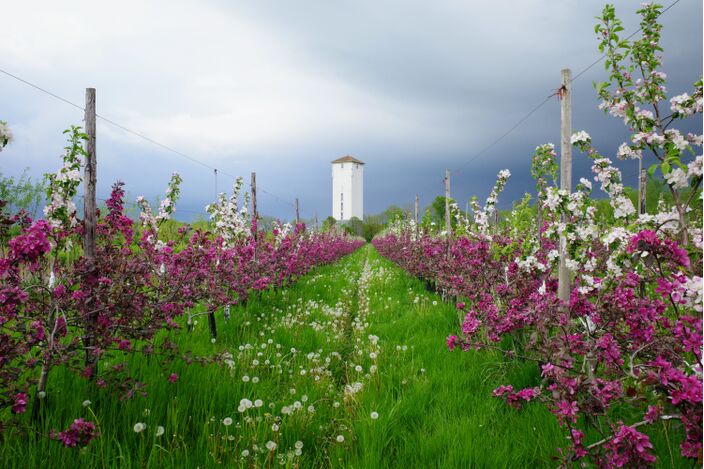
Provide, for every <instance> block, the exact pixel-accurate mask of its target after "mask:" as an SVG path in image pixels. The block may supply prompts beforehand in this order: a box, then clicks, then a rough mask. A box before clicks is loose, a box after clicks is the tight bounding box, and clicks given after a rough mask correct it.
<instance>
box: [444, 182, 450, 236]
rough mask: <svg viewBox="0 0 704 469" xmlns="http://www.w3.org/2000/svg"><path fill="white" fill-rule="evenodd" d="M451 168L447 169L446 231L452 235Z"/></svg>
mask: <svg viewBox="0 0 704 469" xmlns="http://www.w3.org/2000/svg"><path fill="white" fill-rule="evenodd" d="M450 228H451V225H450V170H449V169H446V170H445V232H446V233H447V236H448V238H449V237H450Z"/></svg>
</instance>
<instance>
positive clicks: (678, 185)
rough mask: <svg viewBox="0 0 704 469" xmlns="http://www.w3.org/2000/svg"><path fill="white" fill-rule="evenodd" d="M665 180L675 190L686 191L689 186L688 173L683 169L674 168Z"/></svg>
mask: <svg viewBox="0 0 704 469" xmlns="http://www.w3.org/2000/svg"><path fill="white" fill-rule="evenodd" d="M665 180H666V181H667V183H668V184H669V185H671V186H672V187H674V188H675V189H684V188H685V187H687V185H688V180H687V173H685V172H684V170H683V169H682V168H674V169H672V170H670V172H669V173H667V174H666V175H665Z"/></svg>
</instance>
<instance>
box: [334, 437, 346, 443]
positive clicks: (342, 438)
mask: <svg viewBox="0 0 704 469" xmlns="http://www.w3.org/2000/svg"><path fill="white" fill-rule="evenodd" d="M335 439H336V440H337V442H338V443H344V441H345V437H344V436H342V435H337V438H335Z"/></svg>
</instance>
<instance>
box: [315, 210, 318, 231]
mask: <svg viewBox="0 0 704 469" xmlns="http://www.w3.org/2000/svg"><path fill="white" fill-rule="evenodd" d="M315 231H318V212H316V213H315Z"/></svg>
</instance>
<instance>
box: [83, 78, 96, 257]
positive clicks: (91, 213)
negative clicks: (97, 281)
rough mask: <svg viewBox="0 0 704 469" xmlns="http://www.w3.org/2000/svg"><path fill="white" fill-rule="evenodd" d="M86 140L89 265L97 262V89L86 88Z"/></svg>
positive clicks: (86, 253)
mask: <svg viewBox="0 0 704 469" xmlns="http://www.w3.org/2000/svg"><path fill="white" fill-rule="evenodd" d="M85 124H86V127H85V131H86V135H88V139H87V140H86V154H87V155H86V167H85V174H84V179H83V180H84V188H83V213H84V215H83V216H84V218H85V221H84V223H85V233H84V235H83V255H84V257H85V258H86V260H87V261H88V262H89V263H91V264H92V263H93V262H94V261H95V225H96V221H95V209H96V201H95V184H96V182H97V177H96V159H95V88H86V107H85Z"/></svg>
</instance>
